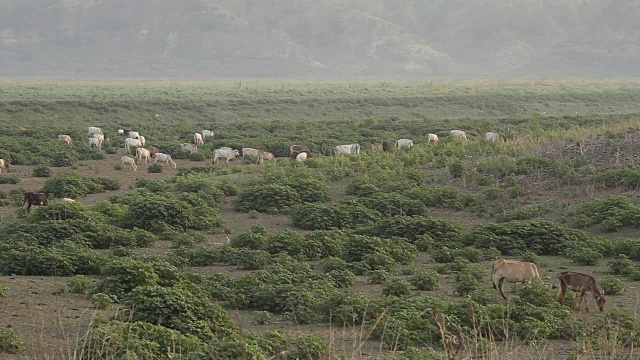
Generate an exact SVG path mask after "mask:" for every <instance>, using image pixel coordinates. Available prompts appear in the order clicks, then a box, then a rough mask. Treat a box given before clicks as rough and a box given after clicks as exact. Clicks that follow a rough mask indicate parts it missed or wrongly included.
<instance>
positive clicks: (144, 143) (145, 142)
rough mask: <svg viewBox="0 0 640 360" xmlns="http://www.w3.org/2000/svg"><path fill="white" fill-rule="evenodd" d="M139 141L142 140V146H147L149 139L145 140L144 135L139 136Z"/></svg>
mask: <svg viewBox="0 0 640 360" xmlns="http://www.w3.org/2000/svg"><path fill="white" fill-rule="evenodd" d="M138 140H140V144H142V146H145V145H146V144H147V139H145V138H144V136H142V135H140V136H138Z"/></svg>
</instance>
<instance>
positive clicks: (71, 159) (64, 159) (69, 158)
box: [51, 152, 78, 167]
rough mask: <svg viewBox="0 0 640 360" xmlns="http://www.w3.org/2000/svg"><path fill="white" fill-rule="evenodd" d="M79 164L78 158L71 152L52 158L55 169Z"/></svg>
mask: <svg viewBox="0 0 640 360" xmlns="http://www.w3.org/2000/svg"><path fill="white" fill-rule="evenodd" d="M77 163H78V158H76V157H75V156H74V155H73V154H71V153H70V152H59V153H56V154H53V157H52V158H51V166H54V167H62V166H73V165H75V164H77Z"/></svg>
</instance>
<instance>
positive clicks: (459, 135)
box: [451, 130, 467, 141]
mask: <svg viewBox="0 0 640 360" xmlns="http://www.w3.org/2000/svg"><path fill="white" fill-rule="evenodd" d="M451 135H453V136H455V137H457V138H458V139H462V140H465V141H466V140H467V133H466V132H464V131H462V130H451Z"/></svg>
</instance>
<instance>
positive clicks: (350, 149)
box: [333, 144, 360, 155]
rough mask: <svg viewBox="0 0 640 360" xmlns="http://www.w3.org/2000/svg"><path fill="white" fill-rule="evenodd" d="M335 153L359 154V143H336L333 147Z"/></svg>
mask: <svg viewBox="0 0 640 360" xmlns="http://www.w3.org/2000/svg"><path fill="white" fill-rule="evenodd" d="M333 152H334V153H335V154H336V155H340V154H347V155H348V154H360V145H359V144H349V145H338V146H336V147H335V148H334V149H333Z"/></svg>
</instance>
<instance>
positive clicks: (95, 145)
mask: <svg viewBox="0 0 640 360" xmlns="http://www.w3.org/2000/svg"><path fill="white" fill-rule="evenodd" d="M89 146H90V147H92V148H98V149H101V150H102V141H100V139H96V138H89Z"/></svg>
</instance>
